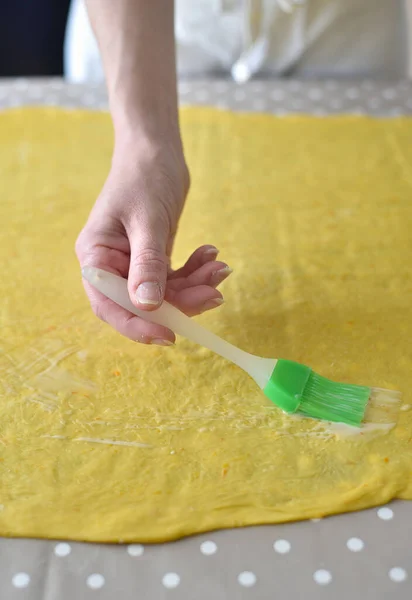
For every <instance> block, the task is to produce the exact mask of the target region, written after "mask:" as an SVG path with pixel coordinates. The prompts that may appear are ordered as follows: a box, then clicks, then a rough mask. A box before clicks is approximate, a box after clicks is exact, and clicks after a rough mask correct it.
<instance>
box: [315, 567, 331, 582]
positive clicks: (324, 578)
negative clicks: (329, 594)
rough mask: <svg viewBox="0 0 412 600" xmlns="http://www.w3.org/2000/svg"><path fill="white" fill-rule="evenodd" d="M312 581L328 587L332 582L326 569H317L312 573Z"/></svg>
mask: <svg viewBox="0 0 412 600" xmlns="http://www.w3.org/2000/svg"><path fill="white" fill-rule="evenodd" d="M313 579H314V580H315V581H316V583H318V584H319V585H328V583H330V582H331V581H332V574H331V573H330V572H329V571H326V569H319V570H318V571H315V572H314V573H313Z"/></svg>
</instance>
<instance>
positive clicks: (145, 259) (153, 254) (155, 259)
mask: <svg viewBox="0 0 412 600" xmlns="http://www.w3.org/2000/svg"><path fill="white" fill-rule="evenodd" d="M131 263H132V264H131V266H132V268H133V269H134V270H135V271H138V272H140V271H144V272H147V271H150V272H151V273H156V274H159V273H163V272H164V271H165V269H166V266H167V258H166V255H165V254H164V253H163V252H160V251H159V250H155V249H151V248H146V249H144V250H141V251H139V252H137V253H136V254H135V255H134V256H133V257H132V260H131Z"/></svg>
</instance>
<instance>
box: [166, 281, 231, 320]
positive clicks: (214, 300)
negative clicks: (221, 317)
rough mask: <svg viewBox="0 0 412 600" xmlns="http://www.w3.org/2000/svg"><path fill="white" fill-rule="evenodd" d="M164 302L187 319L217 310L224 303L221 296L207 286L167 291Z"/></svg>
mask: <svg viewBox="0 0 412 600" xmlns="http://www.w3.org/2000/svg"><path fill="white" fill-rule="evenodd" d="M166 300H167V301H168V302H170V303H171V304H173V305H174V306H176V307H177V308H178V309H179V310H181V311H182V312H184V313H185V314H187V315H188V316H189V317H193V316H194V315H199V314H201V313H203V312H206V311H207V310H211V309H213V308H217V307H218V306H221V305H222V304H223V302H224V300H223V297H222V294H221V293H220V292H218V291H217V290H215V289H213V288H212V287H210V286H207V285H199V286H197V287H191V288H186V289H183V290H180V291H175V290H167V292H166Z"/></svg>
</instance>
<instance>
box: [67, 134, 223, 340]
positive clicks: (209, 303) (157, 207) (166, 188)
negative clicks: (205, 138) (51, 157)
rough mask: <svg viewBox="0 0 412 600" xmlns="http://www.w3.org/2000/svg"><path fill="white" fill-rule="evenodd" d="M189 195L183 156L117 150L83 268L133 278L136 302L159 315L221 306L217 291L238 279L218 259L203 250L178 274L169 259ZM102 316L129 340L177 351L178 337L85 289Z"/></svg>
mask: <svg viewBox="0 0 412 600" xmlns="http://www.w3.org/2000/svg"><path fill="white" fill-rule="evenodd" d="M188 189H189V173H188V170H187V167H186V164H185V161H184V159H183V155H182V153H181V151H180V149H178V150H175V149H174V147H173V146H172V145H170V146H167V145H165V144H164V142H163V143H162V144H156V143H151V142H150V143H140V147H139V148H138V149H137V150H136V149H135V145H131V144H130V145H129V144H127V143H126V144H123V143H122V144H120V145H118V146H117V147H116V149H115V152H114V158H113V162H112V168H111V171H110V174H109V176H108V178H107V181H106V183H105V185H104V187H103V190H102V192H101V194H100V196H99V197H98V199H97V201H96V203H95V205H94V208H93V210H92V212H91V214H90V216H89V219H88V221H87V223H86V225H85V227H84V229H83V230H82V232H81V233H80V235H79V238H78V240H77V243H76V253H77V256H78V259H79V261H80V265H81V267H85V266H94V267H99V268H101V269H104V270H106V271H111V272H112V273H116V274H117V275H120V276H122V277H125V278H128V287H129V294H130V298H131V301H132V302H133V304H134V305H135V306H137V307H138V308H140V309H143V310H149V311H150V310H153V309H155V308H157V307H158V306H159V305H160V304H161V303H162V301H163V299H164V298H165V297H166V299H167V300H168V301H169V302H171V303H172V304H174V305H175V306H177V307H178V308H179V309H180V310H182V311H184V312H185V313H186V314H188V315H190V316H192V315H195V314H199V313H201V312H204V311H206V310H209V309H211V308H215V307H217V306H219V305H220V304H222V302H223V299H222V295H221V294H220V292H218V291H217V290H216V287H217V286H218V285H219V283H221V282H222V281H223V280H224V279H225V278H226V277H227V276H228V275H229V274H230V272H231V270H230V269H229V268H228V266H227V265H226V264H225V263H223V262H217V261H216V256H217V253H218V251H217V250H216V248H214V247H213V246H202V247H200V248H198V249H197V250H195V251H194V253H193V254H192V255H191V257H190V258H189V259H188V261H187V262H186V264H185V265H184V266H183V267H182V268H181V269H178V270H177V271H173V270H172V269H171V268H170V253H171V250H172V246H173V241H174V237H175V235H176V231H177V227H178V222H179V217H180V215H181V212H182V209H183V205H184V202H185V198H186V195H187V192H188ZM84 285H85V289H86V293H87V295H88V297H89V300H90V303H91V306H92V309H93V311H94V312H95V314H96V315H97V316H98V317H99V318H100V319H102V320H103V321H106V322H107V323H109V324H110V325H112V326H113V327H114V328H115V329H117V331H119V332H120V333H121V334H123V335H125V336H127V337H128V338H130V339H132V340H135V341H139V342H143V343H146V344H160V345H170V344H172V343H173V342H174V339H175V336H174V334H173V332H172V331H170V330H169V329H167V328H165V327H162V326H160V325H156V324H152V323H147V322H146V321H144V320H143V319H140V318H139V317H136V316H134V315H132V314H131V313H129V312H128V311H126V310H124V309H123V308H121V307H120V306H118V305H117V304H115V303H114V302H112V301H111V300H109V299H108V298H105V297H104V296H103V295H102V294H100V293H99V292H97V291H96V290H95V289H94V288H93V287H92V286H91V285H90V284H88V283H87V282H85V283H84Z"/></svg>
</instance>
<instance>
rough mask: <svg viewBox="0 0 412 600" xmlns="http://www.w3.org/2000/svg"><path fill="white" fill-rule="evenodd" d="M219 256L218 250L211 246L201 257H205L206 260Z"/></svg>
mask: <svg viewBox="0 0 412 600" xmlns="http://www.w3.org/2000/svg"><path fill="white" fill-rule="evenodd" d="M218 254H219V250H218V249H217V248H215V247H214V246H211V247H210V248H208V249H207V250H205V251H204V252H203V256H207V257H208V258H210V257H212V256H214V257H216V256H217V255H218Z"/></svg>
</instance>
